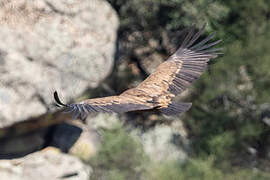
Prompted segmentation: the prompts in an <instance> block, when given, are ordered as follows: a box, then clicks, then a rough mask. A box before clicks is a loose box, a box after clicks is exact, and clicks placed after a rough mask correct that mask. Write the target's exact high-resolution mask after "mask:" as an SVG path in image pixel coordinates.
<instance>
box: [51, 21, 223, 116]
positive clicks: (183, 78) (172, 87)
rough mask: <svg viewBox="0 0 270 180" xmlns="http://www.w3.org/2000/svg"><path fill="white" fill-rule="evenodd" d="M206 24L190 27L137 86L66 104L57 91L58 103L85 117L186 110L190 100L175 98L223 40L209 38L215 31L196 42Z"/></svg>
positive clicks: (216, 53) (212, 56) (212, 55)
mask: <svg viewBox="0 0 270 180" xmlns="http://www.w3.org/2000/svg"><path fill="white" fill-rule="evenodd" d="M204 28H205V25H204V26H203V27H202V28H201V29H200V30H199V31H198V32H196V33H194V31H193V30H191V31H190V32H189V33H188V34H187V36H186V37H185V39H184V41H183V43H182V45H181V47H180V48H179V49H178V50H177V51H176V52H175V53H174V54H173V55H172V56H171V57H170V58H169V59H167V60H166V61H165V62H163V63H162V64H160V65H159V66H158V67H157V69H156V70H155V71H154V72H153V73H152V74H151V75H150V76H149V77H148V78H146V79H145V80H144V81H143V82H142V83H141V84H139V85H138V86H137V87H136V88H132V89H129V90H126V91H125V92H123V93H122V94H120V95H119V96H109V97H103V98H94V99H86V100H84V101H82V102H79V103H75V104H69V105H66V104H63V103H62V102H61V101H60V100H59V98H58V95H57V92H55V93H54V97H55V100H56V102H57V103H58V105H61V106H64V107H65V108H66V112H72V113H73V116H74V118H77V117H78V116H81V118H83V119H84V118H85V117H86V116H87V114H88V113H93V112H116V113H122V112H128V111H138V110H160V111H161V112H162V113H164V114H166V115H176V114H179V113H182V112H185V111H187V110H188V109H189V108H190V107H191V103H179V102H174V101H173V98H174V97H175V96H177V95H178V94H180V93H182V92H183V91H184V90H186V89H187V88H188V87H189V86H190V85H191V84H192V83H193V82H194V81H195V80H196V79H198V78H199V77H200V75H201V74H202V73H203V72H204V71H205V69H206V68H207V62H208V61H209V60H210V59H213V58H216V57H217V55H218V54H220V50H221V49H220V48H216V49H213V48H212V47H213V46H215V45H216V44H218V43H219V42H220V40H218V41H214V42H209V41H210V40H211V39H212V38H213V37H214V35H215V33H213V34H212V35H210V36H208V37H207V38H205V39H204V40H202V41H200V42H199V43H197V44H195V45H193V44H194V43H195V41H197V40H198V38H199V37H200V35H201V33H202V32H203V30H204Z"/></svg>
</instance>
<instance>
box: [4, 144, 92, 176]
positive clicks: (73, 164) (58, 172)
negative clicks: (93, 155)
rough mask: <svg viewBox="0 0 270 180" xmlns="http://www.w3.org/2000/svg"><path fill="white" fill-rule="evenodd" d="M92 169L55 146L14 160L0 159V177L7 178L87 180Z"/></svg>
mask: <svg viewBox="0 0 270 180" xmlns="http://www.w3.org/2000/svg"><path fill="white" fill-rule="evenodd" d="M91 171H92V169H91V167H90V166H87V165H85V164H83V163H82V162H81V161H80V160H79V159H78V158H76V157H73V156H71V155H67V154H63V153H60V152H59V150H57V149H56V148H47V149H44V150H42V151H39V152H35V153H33V154H30V155H27V156H25V157H23V158H19V159H14V160H0V179H3V180H5V179H9V180H36V179H38V180H49V179H50V180H56V179H69V180H88V179H89V176H90V173H91Z"/></svg>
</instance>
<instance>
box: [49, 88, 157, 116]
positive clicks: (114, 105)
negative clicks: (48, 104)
mask: <svg viewBox="0 0 270 180" xmlns="http://www.w3.org/2000/svg"><path fill="white" fill-rule="evenodd" d="M54 99H55V101H56V103H57V105H58V106H63V107H65V111H64V112H66V113H73V117H72V118H73V119H76V118H78V117H81V119H85V118H86V116H87V114H88V113H95V112H116V113H123V112H128V111H135V110H146V109H151V108H153V106H152V105H151V104H150V103H147V102H144V101H143V100H139V99H134V98H129V97H123V96H109V97H104V98H94V99H87V100H85V101H82V102H79V103H75V104H64V103H62V102H61V101H60V99H59V97H58V94H57V92H56V91H55V92H54Z"/></svg>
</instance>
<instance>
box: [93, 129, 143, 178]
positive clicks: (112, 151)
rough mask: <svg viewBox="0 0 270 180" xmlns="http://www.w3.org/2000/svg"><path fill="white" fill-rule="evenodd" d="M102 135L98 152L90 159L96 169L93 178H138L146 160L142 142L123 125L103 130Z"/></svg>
mask: <svg viewBox="0 0 270 180" xmlns="http://www.w3.org/2000/svg"><path fill="white" fill-rule="evenodd" d="M102 136H103V140H102V144H101V147H100V149H99V151H98V154H97V156H96V157H95V158H93V159H92V160H90V164H91V165H92V167H93V169H94V172H93V174H92V176H91V179H98V180H99V179H100V177H105V178H106V179H108V180H114V179H119V180H121V179H137V178H136V177H138V176H139V175H140V174H141V173H142V171H143V164H144V163H145V162H146V161H145V160H146V156H145V154H144V152H143V149H142V146H141V144H139V143H138V142H137V141H136V140H135V139H134V138H133V137H131V135H129V134H128V133H127V132H126V131H125V128H124V127H122V126H121V125H115V126H114V127H113V128H112V129H105V130H103V132H102Z"/></svg>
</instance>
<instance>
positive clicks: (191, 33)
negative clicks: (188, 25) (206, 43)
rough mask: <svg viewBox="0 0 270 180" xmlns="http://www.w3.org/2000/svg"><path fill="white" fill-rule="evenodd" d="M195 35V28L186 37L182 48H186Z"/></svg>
mask: <svg viewBox="0 0 270 180" xmlns="http://www.w3.org/2000/svg"><path fill="white" fill-rule="evenodd" d="M193 33H194V28H192V29H191V30H190V31H189V32H188V34H187V36H186V37H185V39H184V41H183V43H182V45H181V48H185V47H186V44H187V43H188V42H189V41H190V39H191V38H192V35H193Z"/></svg>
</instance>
